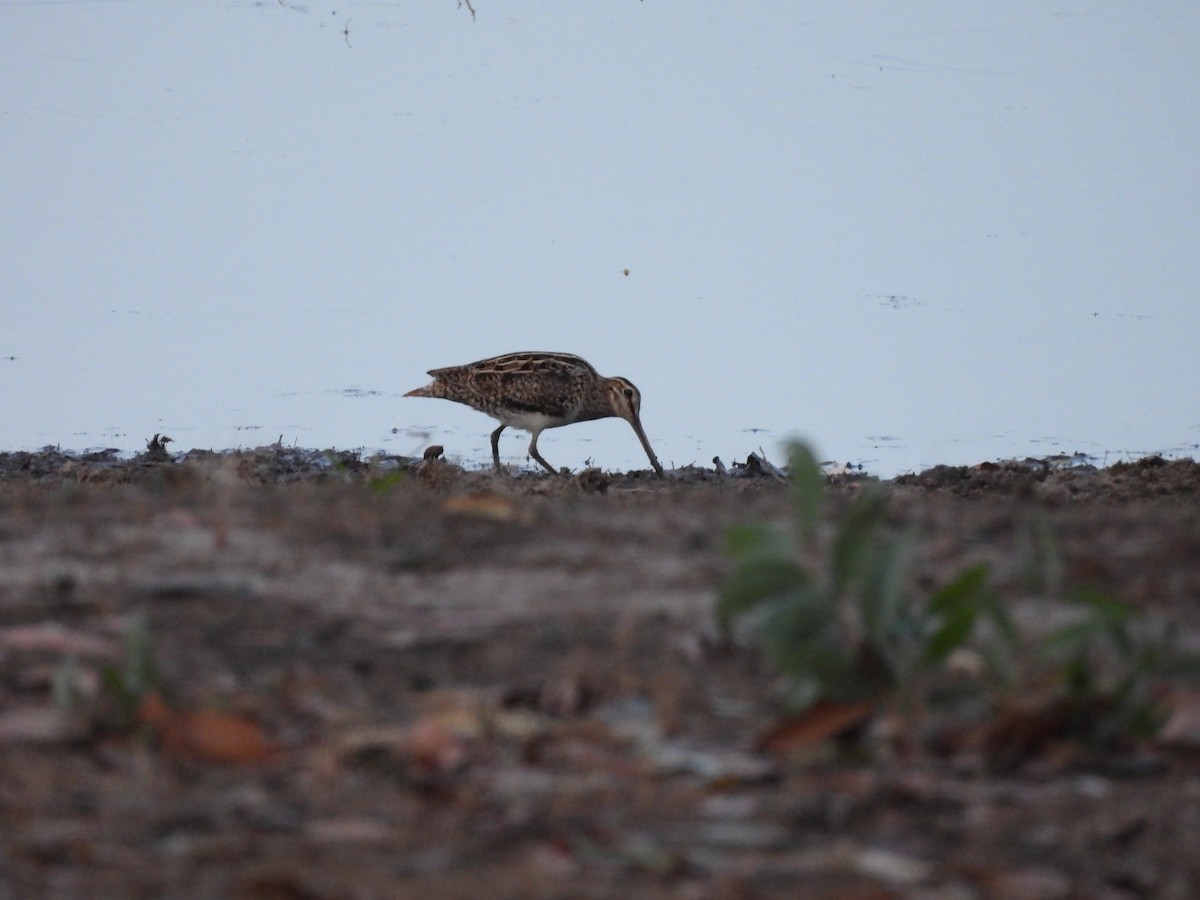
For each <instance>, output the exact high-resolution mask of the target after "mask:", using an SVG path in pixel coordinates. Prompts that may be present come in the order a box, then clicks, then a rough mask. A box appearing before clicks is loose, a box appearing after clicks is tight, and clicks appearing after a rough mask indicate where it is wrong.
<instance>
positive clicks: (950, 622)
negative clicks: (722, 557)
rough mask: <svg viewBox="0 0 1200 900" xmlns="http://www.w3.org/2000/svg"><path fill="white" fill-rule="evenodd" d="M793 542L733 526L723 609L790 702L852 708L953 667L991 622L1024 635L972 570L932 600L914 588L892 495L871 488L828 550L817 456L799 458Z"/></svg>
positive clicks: (1006, 635) (794, 455) (777, 533)
mask: <svg viewBox="0 0 1200 900" xmlns="http://www.w3.org/2000/svg"><path fill="white" fill-rule="evenodd" d="M789 469H790V479H791V490H792V499H793V510H794V518H795V528H794V530H793V532H794V535H789V533H788V532H786V531H784V530H783V529H781V528H777V527H774V526H770V525H764V524H753V525H746V526H741V527H738V528H734V529H731V530H730V532H729V533H728V535H727V542H726V546H727V550H728V553H729V555H730V557H731V559H732V561H733V571H732V572H731V574H730V576H729V578H728V579H727V581H726V582H725V585H724V588H723V590H722V592H721V595H720V598H719V600H718V604H717V619H718V623H719V625H720V626H721V628H722V630H723V631H724V633H726V634H727V635H731V634H732V633H733V631H734V626H735V624H737V623H738V622H739V620H740V621H742V622H744V623H746V624H745V627H746V630H748V631H750V632H751V633H752V634H754V635H755V636H756V638H757V639H758V640H759V641H761V643H762V646H763V648H764V651H765V652H766V653H767V655H768V656H769V657H770V659H771V660H772V662H773V663H774V664H775V666H776V667H777V668H778V669H779V670H780V671H781V672H782V673H783V674H784V675H785V676H787V679H788V682H789V688H790V689H789V700H790V702H791V704H792V705H794V706H795V707H797V708H801V709H802V708H804V707H807V706H809V705H811V704H812V703H815V702H816V701H818V700H830V701H834V702H850V701H856V700H861V699H865V698H868V697H873V696H877V695H879V694H880V693H884V692H891V691H896V690H899V691H900V692H901V693H904V694H907V695H908V696H909V697H910V698H911V696H912V694H913V692H914V690H915V688H916V681H917V677H918V676H919V675H921V674H922V673H924V672H927V671H928V670H930V669H931V668H934V667H937V666H940V665H941V664H943V663H944V662H945V661H946V660H947V658H948V657H949V656H950V654H951V653H952V652H953V651H954V650H955V649H957V648H958V647H961V646H962V645H963V644H964V643H965V642H966V641H967V640H968V638H969V637H970V636H971V634H972V633H973V632H974V630H975V626H976V624H977V623H978V622H979V621H980V620H981V618H987V619H990V620H991V621H992V623H993V624H994V626H995V628H994V631H995V633H996V634H998V635H999V636H1000V637H1002V638H1003V639H1005V640H1011V639H1013V638H1014V637H1015V634H1016V628H1015V626H1014V624H1013V623H1012V621H1011V619H1010V618H1009V617H1008V615H1007V613H1006V612H1005V610H1004V609H1003V607H1002V606H1000V604H999V603H998V602H997V601H996V600H995V598H994V597H993V596H992V595H991V593H990V592H989V591H988V590H987V589H986V580H987V569H986V567H984V566H974V567H972V568H970V569H967V570H966V571H964V572H963V573H961V574H960V575H959V576H958V577H957V578H955V579H954V580H953V581H952V582H950V583H949V584H948V585H946V586H945V587H943V588H942V589H941V590H939V591H937V592H936V593H935V594H934V595H933V596H932V597H929V598H921V597H916V596H914V595H913V593H912V592H911V590H910V588H909V581H910V579H909V558H910V554H911V547H912V543H913V540H912V535H911V534H910V533H901V534H894V533H892V531H891V530H890V529H889V527H888V525H887V522H886V516H887V493H886V491H885V490H884V489H883V488H882V487H881V486H880V485H878V484H868V485H866V486H865V487H863V488H862V489H861V490H860V492H859V493H858V495H857V496H856V497H855V498H854V500H853V501H851V503H850V505H849V507H848V508H847V509H846V510H845V512H844V513H843V514H842V515H841V517H840V520H839V521H838V522H837V524H836V525H835V526H834V529H833V532H832V534H831V535H830V536H829V537H828V538H827V540H825V541H822V540H821V536H820V534H819V531H820V529H819V523H820V520H821V515H822V511H823V509H824V506H825V484H826V478H825V475H824V473H823V472H822V471H821V468H820V466H819V465H818V463H817V461H816V458H815V457H814V456H813V454H812V451H811V450H810V449H809V448H808V447H807V446H806V445H804V444H795V445H793V446H792V447H791V449H790V453H789Z"/></svg>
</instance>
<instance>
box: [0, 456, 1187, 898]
mask: <svg viewBox="0 0 1200 900" xmlns="http://www.w3.org/2000/svg"><path fill="white" fill-rule="evenodd" d="M867 480H869V479H866V478H864V477H861V476H859V477H846V476H839V477H838V478H835V479H832V486H831V488H830V492H831V494H832V502H831V503H830V504H829V507H830V508H829V511H828V513H827V515H828V517H829V519H830V522H832V520H833V519H834V518H836V517H837V516H838V514H839V511H840V510H842V509H844V507H845V503H846V501H848V500H849V499H850V498H851V497H853V496H854V495H855V494H856V492H858V491H860V490H862V486H863V483H864V482H865V481H867ZM887 487H888V490H889V493H890V500H889V513H888V522H889V526H890V527H892V528H895V529H896V530H901V529H909V530H910V532H911V533H912V534H913V535H915V536H916V537H915V548H914V552H913V561H912V569H913V571H912V580H913V582H914V584H915V585H916V586H918V587H923V588H932V587H934V586H937V585H940V584H944V583H945V582H946V581H948V580H949V579H950V578H951V577H953V575H954V574H955V573H957V572H960V571H962V570H963V568H964V567H965V566H967V565H970V564H973V563H978V562H986V563H987V564H988V566H989V572H990V578H991V580H992V584H993V587H994V589H995V590H996V591H997V592H998V594H999V596H1000V597H1001V598H1002V599H1003V600H1004V602H1005V603H1006V604H1008V605H1009V606H1010V608H1011V609H1012V610H1013V611H1014V613H1016V614H1023V615H1024V618H1023V621H1029V622H1031V627H1033V628H1036V627H1038V624H1039V621H1040V620H1043V619H1049V618H1053V616H1054V615H1055V614H1056V612H1055V610H1056V607H1055V605H1054V604H1053V603H1051V602H1049V601H1047V599H1046V598H1044V597H1037V596H1034V595H1032V594H1031V592H1030V587H1029V578H1028V573H1029V570H1030V565H1031V564H1030V562H1029V559H1030V553H1031V551H1030V549H1029V547H1030V543H1029V539H1028V536H1029V535H1030V534H1032V533H1037V534H1043V535H1051V536H1052V539H1047V540H1052V545H1053V547H1054V550H1053V553H1052V554H1051V553H1047V554H1045V559H1043V563H1042V565H1043V568H1045V567H1047V566H1049V567H1052V568H1053V569H1054V578H1055V579H1056V580H1057V581H1058V582H1059V583H1060V585H1061V588H1062V591H1064V592H1065V591H1068V590H1071V589H1074V588H1077V587H1092V588H1096V589H1099V590H1101V591H1103V592H1105V593H1106V594H1107V595H1109V596H1110V597H1112V598H1114V599H1116V600H1119V601H1121V602H1123V603H1126V604H1131V605H1134V606H1136V607H1137V608H1138V609H1139V610H1140V611H1141V612H1142V613H1144V615H1145V616H1147V617H1150V618H1152V619H1154V620H1155V621H1162V622H1167V623H1171V624H1172V625H1173V626H1174V627H1175V628H1176V629H1177V632H1178V639H1179V643H1180V645H1181V646H1184V647H1190V648H1193V649H1194V648H1196V647H1200V636H1198V631H1200V625H1198V620H1197V611H1198V609H1200V466H1198V465H1197V464H1196V463H1194V462H1192V461H1190V460H1180V461H1171V462H1168V461H1164V460H1162V459H1157V458H1152V459H1146V460H1141V461H1139V462H1136V463H1128V464H1119V465H1115V466H1112V467H1110V468H1107V469H1103V470H1097V469H1095V468H1090V467H1086V466H1083V467H1069V466H1064V467H1059V466H1056V465H1054V464H1052V463H1051V462H1048V461H1028V462H1026V463H1020V464H1018V463H1012V464H1004V465H983V466H977V467H971V468H946V467H939V468H936V469H932V470H929V471H927V472H924V473H921V474H919V475H912V476H905V477H902V478H898V479H895V480H894V481H892V482H889V483H888V485H887ZM791 509H792V503H791V497H790V494H789V490H788V487H787V485H786V484H785V483H783V481H781V479H780V478H779V477H778V474H777V473H776V472H775V471H773V470H772V468H771V467H770V466H769V465H764V464H761V461H755V460H751V461H750V464H749V465H746V466H736V465H735V466H731V467H730V468H729V470H728V471H727V472H725V471H722V472H721V473H720V474H718V473H717V472H715V471H712V470H700V469H688V470H681V471H676V472H670V473H667V477H666V478H663V479H659V478H655V477H653V476H652V474H651V473H645V472H643V473H629V474H624V475H609V474H604V473H601V472H597V471H587V472H584V473H582V474H579V475H575V476H564V477H553V476H548V475H542V474H530V473H522V474H517V475H504V476H493V475H492V474H491V473H478V472H464V471H462V470H461V469H458V468H456V467H454V466H451V465H449V464H447V463H445V462H443V461H441V460H439V459H435V458H431V459H429V460H424V461H416V460H403V459H384V460H381V459H374V460H364V459H360V458H359V457H358V456H356V455H355V454H351V453H334V452H329V453H317V452H312V451H302V450H296V449H287V448H280V447H271V448H264V449H261V450H258V451H254V452H246V453H228V454H212V453H199V452H191V453H187V454H175V455H170V454H167V453H166V452H165V450H164V449H163V448H162V447H161V446H159V447H157V448H152V449H151V451H149V452H148V453H147V454H145V455H143V456H142V457H139V458H137V459H133V460H123V459H119V458H117V457H116V455H115V454H109V453H99V454H90V455H82V456H81V455H72V454H64V453H59V452H57V451H54V450H50V449H47V450H45V451H42V452H37V453H11V454H0V829H2V838H0V900H7V898H26V897H63V898H67V897H70V898H75V897H89V898H96V897H234V898H375V897H379V898H384V897H410V896H412V897H417V896H421V897H435V896H436V897H513V898H516V897H697V898H708V897H716V898H757V897H818V898H825V897H828V898H832V897H839V898H846V897H855V898H860V897H861V898H868V897H869V898H874V897H922V898H924V897H944V898H973V897H1005V898H1009V897H1016V898H1022V897H1030V898H1032V897H1039V898H1040V897H1047V898H1050V897H1112V898H1121V897H1181V898H1182V897H1194V896H1200V854H1198V853H1197V849H1198V848H1200V698H1198V694H1197V689H1196V687H1195V685H1194V684H1190V683H1188V682H1187V681H1184V680H1164V681H1163V684H1162V685H1161V695H1162V698H1163V707H1162V708H1163V712H1164V715H1165V716H1166V722H1165V725H1164V727H1163V728H1162V730H1161V731H1159V732H1158V734H1157V735H1156V736H1154V737H1150V738H1144V739H1139V740H1125V741H1118V742H1115V743H1113V744H1111V745H1108V746H1105V747H1103V748H1096V747H1078V746H1074V745H1072V744H1071V742H1070V741H1066V740H1062V739H1059V737H1058V736H1056V735H1055V734H1054V733H1053V729H1050V730H1049V732H1048V733H1038V734H1034V735H1032V736H1031V735H1030V734H1029V733H1028V732H1029V729H1026V731H1025V732H1023V734H1024V737H1023V738H1022V740H1020V741H1018V742H1016V744H1010V745H1008V746H1007V748H1006V749H1007V751H1008V752H1006V753H1005V754H1004V755H1003V759H1002V760H998V759H997V758H996V757H995V756H989V755H988V754H987V753H986V752H985V753H979V752H973V751H971V750H970V749H966V750H964V749H963V746H965V745H963V744H961V743H960V744H954V745H953V746H951V745H949V744H946V743H945V742H941V741H939V740H938V739H937V738H936V737H935V736H934V735H933V734H932V733H925V732H922V731H920V729H914V727H911V726H912V723H906V722H904V721H897V718H898V716H897V713H896V711H895V709H894V708H892V707H889V706H887V704H884V703H881V704H880V706H879V709H878V711H877V712H876V713H874V714H873V715H872V717H871V719H870V720H869V721H868V723H867V724H866V726H865V727H864V728H863V729H860V731H865V732H866V733H867V734H869V738H864V737H862V734H861V733H860V734H859V735H858V739H857V740H847V739H846V738H845V736H843V738H842V739H840V740H830V741H826V742H823V743H820V744H818V745H814V746H809V747H803V748H797V747H796V746H791V747H789V746H786V745H782V744H780V743H779V742H775V743H772V742H771V741H770V740H768V739H766V738H765V736H767V735H770V734H772V733H773V731H774V733H778V726H779V724H780V723H781V722H783V721H785V711H784V708H783V706H782V701H781V697H782V694H781V690H780V687H781V685H780V679H779V677H778V676H777V675H776V673H774V672H773V671H772V669H771V668H770V666H769V665H768V663H767V662H766V661H765V660H764V658H763V657H762V656H761V654H759V653H758V652H756V651H755V650H754V649H753V648H751V647H746V646H742V645H737V646H734V645H731V644H730V643H729V642H727V641H725V640H723V639H721V638H720V637H719V636H718V633H717V630H716V628H715V626H714V617H713V609H714V602H715V599H716V597H717V595H718V592H719V590H720V587H721V584H722V581H723V579H724V578H725V577H726V576H727V574H728V572H729V568H730V564H729V561H728V559H727V557H726V555H725V552H724V535H725V532H726V531H727V529H729V528H730V527H731V526H733V525H737V524H744V523H752V522H777V523H780V524H786V523H788V522H789V520H790V515H791ZM1035 526H1036V528H1035ZM828 527H830V526H829V523H827V524H826V528H827V529H828ZM1031 529H1033V530H1031ZM1038 529H1040V530H1038ZM1019 617H1020V616H1019ZM914 730H915V731H917V732H918V733H916V735H915V737H914ZM1033 730H1034V731H1036V730H1037V729H1033ZM1042 731H1043V732H1044V731H1046V729H1045V728H1043V729H1042ZM889 735H892V736H891V737H889ZM905 736H907V737H905ZM951 744H953V742H951ZM976 750H978V747H976Z"/></svg>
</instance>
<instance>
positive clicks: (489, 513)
mask: <svg viewBox="0 0 1200 900" xmlns="http://www.w3.org/2000/svg"><path fill="white" fill-rule="evenodd" d="M442 511H443V512H446V513H449V514H450V515H452V516H471V517H472V518H476V519H487V520H489V521H492V522H514V521H522V522H523V521H525V520H526V519H527V518H528V515H529V514H528V512H527V511H524V510H520V509H518V507H517V505H516V504H515V503H513V501H512V498H511V497H506V496H505V495H504V494H497V493H496V492H495V491H480V492H478V493H474V494H458V495H457V496H454V497H451V498H449V499H448V500H447V501H446V502H445V503H443V504H442Z"/></svg>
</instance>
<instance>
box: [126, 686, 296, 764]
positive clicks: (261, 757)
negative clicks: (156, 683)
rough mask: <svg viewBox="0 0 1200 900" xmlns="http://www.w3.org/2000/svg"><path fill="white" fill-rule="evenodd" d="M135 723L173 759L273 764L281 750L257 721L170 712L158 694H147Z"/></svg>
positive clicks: (221, 714)
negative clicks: (146, 730) (152, 737)
mask: <svg viewBox="0 0 1200 900" xmlns="http://www.w3.org/2000/svg"><path fill="white" fill-rule="evenodd" d="M138 721H139V722H141V723H142V724H143V725H147V726H149V727H150V728H151V730H152V731H153V732H154V734H155V736H156V737H157V738H158V740H159V742H160V743H161V744H162V747H163V749H164V750H166V751H167V752H168V753H171V754H173V755H175V756H178V757H181V758H185V759H194V760H199V761H201V762H209V763H215V764H217V765H224V766H249V765H258V764H261V763H269V762H274V761H275V760H277V759H278V758H279V756H280V753H281V751H280V748H279V746H278V744H276V743H275V742H274V741H273V740H271V738H270V737H269V736H268V735H267V733H266V731H265V729H264V728H263V727H262V725H260V724H259V723H258V722H256V721H254V720H253V719H250V718H249V717H247V716H243V715H239V714H237V713H227V712H220V711H218V710H213V709H198V710H173V709H171V708H170V707H169V706H167V704H166V702H165V701H164V700H163V699H162V697H161V696H160V695H159V694H157V693H153V694H147V695H146V697H145V698H143V700H142V702H141V704H140V705H139V707H138Z"/></svg>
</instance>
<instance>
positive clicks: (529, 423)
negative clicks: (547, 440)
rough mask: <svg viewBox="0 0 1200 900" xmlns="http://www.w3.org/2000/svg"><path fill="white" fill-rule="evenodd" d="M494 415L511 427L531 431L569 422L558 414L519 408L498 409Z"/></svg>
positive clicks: (555, 426)
mask: <svg viewBox="0 0 1200 900" xmlns="http://www.w3.org/2000/svg"><path fill="white" fill-rule="evenodd" d="M492 415H493V416H495V418H497V419H498V420H499V421H500V422H501V423H503V424H504V425H507V426H508V427H509V428H520V429H522V430H524V431H529V432H537V431H541V430H542V429H545V428H558V427H559V426H560V425H566V424H567V423H566V422H565V421H563V420H562V419H560V418H558V417H557V416H548V415H546V414H545V413H540V412H530V411H526V410H518V409H503V410H497V411H496V412H495V413H493V414H492Z"/></svg>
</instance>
